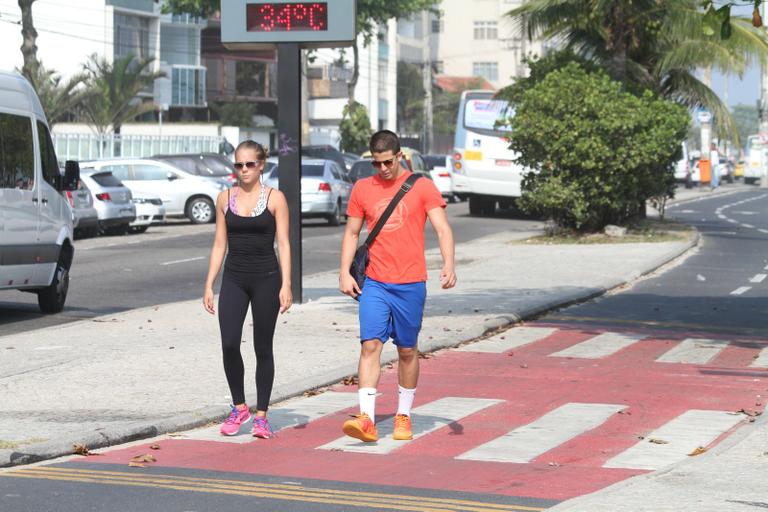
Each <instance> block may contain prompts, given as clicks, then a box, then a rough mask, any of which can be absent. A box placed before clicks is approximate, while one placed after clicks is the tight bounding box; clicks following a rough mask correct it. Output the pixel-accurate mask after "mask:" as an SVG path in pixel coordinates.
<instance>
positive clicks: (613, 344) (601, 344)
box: [550, 332, 645, 359]
mask: <svg viewBox="0 0 768 512" xmlns="http://www.w3.org/2000/svg"><path fill="white" fill-rule="evenodd" d="M644 338H645V336H643V335H640V334H619V333H616V332H605V333H603V334H600V335H598V336H595V337H594V338H590V339H588V340H586V341H582V342H581V343H577V344H576V345H573V346H571V347H568V348H566V349H564V350H561V351H560V352H555V353H554V354H550V355H551V356H554V357H580V358H585V359H598V358H601V357H606V356H610V355H612V354H615V353H616V352H618V351H619V350H621V349H623V348H626V347H628V346H630V345H633V344H634V343H637V342H638V341H640V340H642V339H644Z"/></svg>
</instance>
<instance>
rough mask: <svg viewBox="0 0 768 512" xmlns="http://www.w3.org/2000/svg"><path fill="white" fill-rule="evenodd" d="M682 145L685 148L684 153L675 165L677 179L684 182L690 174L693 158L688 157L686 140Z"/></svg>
mask: <svg viewBox="0 0 768 512" xmlns="http://www.w3.org/2000/svg"><path fill="white" fill-rule="evenodd" d="M681 146H682V149H683V155H682V158H680V160H678V161H677V164H676V165H675V180H676V181H682V182H684V181H687V179H688V174H690V172H691V160H690V159H689V157H688V146H687V145H686V144H685V142H682V143H681Z"/></svg>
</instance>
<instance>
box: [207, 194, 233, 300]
mask: <svg viewBox="0 0 768 512" xmlns="http://www.w3.org/2000/svg"><path fill="white" fill-rule="evenodd" d="M227 195H228V194H227V191H226V190H225V191H223V192H220V193H219V197H217V198H216V235H215V237H214V239H213V247H212V248H211V259H210V261H209V263H208V277H206V279H205V291H204V292H203V307H204V308H205V310H206V311H208V312H209V313H210V314H212V315H213V314H214V313H216V309H215V308H214V306H213V282H214V281H215V280H216V276H217V275H219V271H220V270H221V264H222V263H223V262H224V254H225V253H226V252H227V222H226V220H225V218H224V216H225V214H226V210H225V207H226V205H227Z"/></svg>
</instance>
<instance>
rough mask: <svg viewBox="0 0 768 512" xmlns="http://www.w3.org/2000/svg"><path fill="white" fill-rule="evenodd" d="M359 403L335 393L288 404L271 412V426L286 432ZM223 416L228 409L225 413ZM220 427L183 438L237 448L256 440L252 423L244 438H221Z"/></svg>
mask: <svg viewBox="0 0 768 512" xmlns="http://www.w3.org/2000/svg"><path fill="white" fill-rule="evenodd" d="M357 403H358V398H357V392H355V393H338V392H335V391H326V392H324V393H321V394H319V395H315V396H310V397H302V398H298V399H295V400H288V401H286V402H283V403H282V404H278V405H275V406H273V407H270V408H269V424H270V426H271V427H272V429H273V430H274V431H275V432H277V431H279V430H283V429H286V428H296V427H300V426H302V425H306V424H307V423H310V422H312V421H315V420H317V419H320V418H322V417H323V416H327V415H329V414H333V413H335V412H338V411H342V410H344V409H349V408H350V407H356V406H357ZM223 412H225V409H222V413H223ZM220 426H221V425H213V426H211V427H205V428H200V429H196V430H191V431H189V432H184V434H183V435H182V436H179V438H181V439H195V440H201V441H215V442H220V443H233V444H243V443H252V442H253V441H254V438H253V436H251V427H252V422H250V421H249V422H248V423H247V424H244V425H242V426H241V427H240V434H239V435H237V436H223V435H221V433H220V432H219V428H220Z"/></svg>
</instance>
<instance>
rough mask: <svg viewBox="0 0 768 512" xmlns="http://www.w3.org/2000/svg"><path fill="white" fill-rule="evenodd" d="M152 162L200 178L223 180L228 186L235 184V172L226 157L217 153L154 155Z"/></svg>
mask: <svg viewBox="0 0 768 512" xmlns="http://www.w3.org/2000/svg"><path fill="white" fill-rule="evenodd" d="M152 160H160V161H162V162H167V163H169V164H171V165H173V166H174V167H178V168H179V169H181V170H182V171H186V172H188V173H189V174H194V175H196V176H200V177H202V178H209V179H214V180H220V179H223V180H224V181H225V182H226V183H227V184H228V185H229V186H232V185H234V184H235V183H237V171H236V170H235V167H234V165H233V162H232V161H230V160H229V159H228V158H227V157H226V156H224V155H220V154H218V153H179V154H174V155H155V156H153V157H152Z"/></svg>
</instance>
